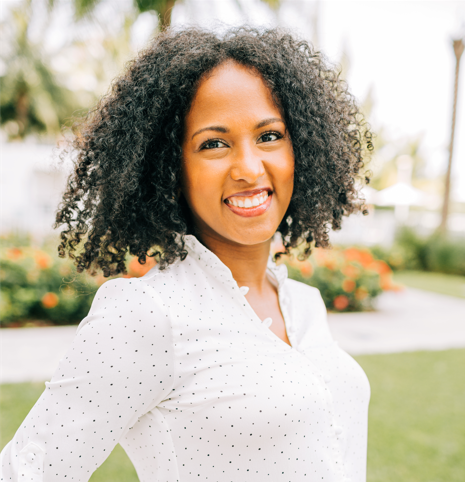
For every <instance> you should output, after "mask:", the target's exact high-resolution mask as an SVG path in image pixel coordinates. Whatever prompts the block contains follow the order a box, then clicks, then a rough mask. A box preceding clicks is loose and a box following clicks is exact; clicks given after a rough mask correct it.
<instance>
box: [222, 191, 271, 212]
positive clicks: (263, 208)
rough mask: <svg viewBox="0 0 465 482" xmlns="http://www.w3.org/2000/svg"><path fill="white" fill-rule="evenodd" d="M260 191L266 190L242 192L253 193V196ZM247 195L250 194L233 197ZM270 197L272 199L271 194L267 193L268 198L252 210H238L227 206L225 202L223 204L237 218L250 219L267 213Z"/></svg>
mask: <svg viewBox="0 0 465 482" xmlns="http://www.w3.org/2000/svg"><path fill="white" fill-rule="evenodd" d="M261 191H266V189H259V190H258V191H255V192H254V191H244V192H253V193H254V194H256V193H257V192H261ZM247 195H248V196H250V194H243V193H240V194H235V195H234V196H247ZM229 197H233V196H229ZM272 197H273V193H272V192H269V194H268V198H267V199H266V201H265V202H264V203H263V204H260V206H256V207H253V208H240V207H238V206H233V205H232V204H228V203H226V202H225V203H224V204H225V205H226V206H227V207H228V208H229V209H230V210H231V211H232V212H233V213H234V214H237V215H238V216H242V217H244V218H251V217H254V216H260V215H261V214H263V213H264V212H266V211H268V209H269V208H270V206H271V200H272Z"/></svg>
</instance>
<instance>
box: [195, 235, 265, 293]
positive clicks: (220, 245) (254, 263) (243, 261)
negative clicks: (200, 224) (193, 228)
mask: <svg viewBox="0 0 465 482" xmlns="http://www.w3.org/2000/svg"><path fill="white" fill-rule="evenodd" d="M197 238H198V240H199V241H200V242H201V243H202V244H203V245H204V246H206V247H207V248H208V249H209V250H210V251H212V252H213V253H214V254H215V255H216V256H218V258H219V259H220V260H221V261H222V262H223V263H224V264H225V265H226V266H227V267H228V268H229V269H230V270H231V273H232V275H233V278H234V279H235V280H236V282H237V284H238V285H239V286H248V287H249V288H250V289H251V290H253V291H257V292H263V291H264V290H265V289H266V288H267V287H268V284H269V281H268V279H267V276H266V269H267V264H268V258H269V255H270V247H271V239H269V240H267V241H265V242H263V243H259V244H254V245H243V244H237V243H233V242H231V241H228V240H223V239H220V238H219V237H216V236H210V235H208V234H206V233H198V234H197Z"/></svg>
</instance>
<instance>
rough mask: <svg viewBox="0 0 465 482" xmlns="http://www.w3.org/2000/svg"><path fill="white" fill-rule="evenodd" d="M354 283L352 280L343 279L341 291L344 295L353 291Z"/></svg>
mask: <svg viewBox="0 0 465 482" xmlns="http://www.w3.org/2000/svg"><path fill="white" fill-rule="evenodd" d="M355 286H356V285H355V281H354V280H353V279H349V278H345V279H344V281H343V282H342V289H343V290H344V291H345V292H346V293H351V292H352V291H354V289H355Z"/></svg>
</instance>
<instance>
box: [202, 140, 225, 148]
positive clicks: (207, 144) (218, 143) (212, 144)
mask: <svg viewBox="0 0 465 482" xmlns="http://www.w3.org/2000/svg"><path fill="white" fill-rule="evenodd" d="M221 147H228V146H227V145H226V144H225V143H224V142H223V141H220V140H219V139H212V140H210V141H207V142H204V143H203V144H202V146H201V147H200V150H203V149H220V148H221Z"/></svg>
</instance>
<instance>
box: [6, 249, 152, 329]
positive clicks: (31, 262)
mask: <svg viewBox="0 0 465 482" xmlns="http://www.w3.org/2000/svg"><path fill="white" fill-rule="evenodd" d="M153 266H154V260H153V259H152V258H147V263H146V264H145V265H141V264H139V262H138V260H137V258H133V259H131V260H130V261H129V263H128V274H127V275H125V276H124V277H128V278H130V277H133V276H135V277H139V276H143V275H144V274H145V273H146V272H147V271H148V270H149V269H150V268H152V267H153ZM106 280H107V278H104V277H103V276H101V275H100V276H96V277H92V276H90V275H87V274H83V273H81V274H78V273H77V272H76V269H75V267H74V265H73V263H72V261H71V260H70V259H61V258H58V256H57V255H56V254H53V255H52V254H51V253H49V252H47V251H46V250H43V249H38V248H33V247H29V246H26V247H3V248H1V249H0V283H1V294H0V296H1V297H0V312H1V320H0V326H1V327H6V326H8V327H14V326H24V325H33V326H41V325H69V324H75V323H79V322H80V321H81V320H82V319H83V318H84V317H85V316H86V315H87V313H88V312H89V309H90V305H91V304H92V299H93V297H94V295H95V292H96V291H97V289H98V287H99V286H100V285H101V284H102V283H103V282H104V281H106Z"/></svg>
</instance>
